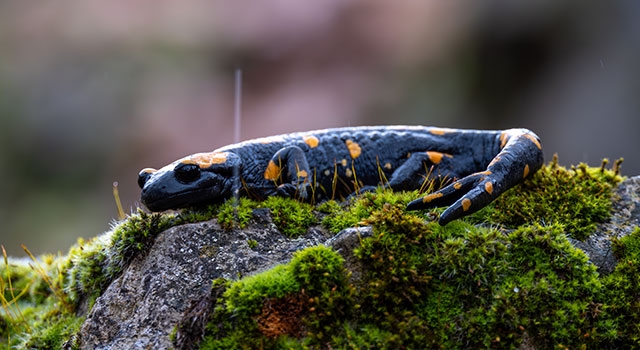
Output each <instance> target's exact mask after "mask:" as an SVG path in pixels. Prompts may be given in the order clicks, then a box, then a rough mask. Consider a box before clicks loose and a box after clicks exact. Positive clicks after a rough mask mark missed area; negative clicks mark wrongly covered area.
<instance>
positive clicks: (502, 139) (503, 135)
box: [500, 132, 509, 149]
mask: <svg viewBox="0 0 640 350" xmlns="http://www.w3.org/2000/svg"><path fill="white" fill-rule="evenodd" d="M507 141H509V133H507V132H502V133H500V148H501V149H502V148H504V146H505V145H506V144H507Z"/></svg>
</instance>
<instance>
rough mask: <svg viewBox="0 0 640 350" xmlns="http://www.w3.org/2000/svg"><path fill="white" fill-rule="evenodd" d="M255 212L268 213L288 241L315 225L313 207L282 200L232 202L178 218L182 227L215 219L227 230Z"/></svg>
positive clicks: (245, 221) (243, 223)
mask: <svg viewBox="0 0 640 350" xmlns="http://www.w3.org/2000/svg"><path fill="white" fill-rule="evenodd" d="M258 208H267V209H269V210H270V211H271V217H272V219H273V223H274V224H275V225H276V227H278V229H279V230H280V231H281V232H282V233H283V234H284V235H285V236H288V237H296V236H299V235H301V234H304V233H305V232H307V228H308V227H309V226H311V225H313V224H315V223H316V217H315V214H314V212H313V209H314V208H313V206H312V205H310V204H307V203H301V202H299V201H297V200H295V199H292V198H283V197H269V198H267V199H266V200H265V201H263V202H258V201H255V200H252V199H249V198H244V197H241V198H239V199H235V198H232V199H230V200H228V201H226V202H224V203H221V204H217V205H210V206H206V207H197V208H190V209H187V210H184V211H183V212H182V213H180V216H179V218H180V220H181V222H185V223H186V222H198V221H205V220H210V219H212V218H217V219H218V224H220V226H221V227H222V228H224V229H226V230H231V229H242V228H245V227H246V226H247V224H248V223H249V220H251V218H253V210H254V209H258Z"/></svg>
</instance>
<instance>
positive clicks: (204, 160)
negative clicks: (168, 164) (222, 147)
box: [180, 152, 227, 169]
mask: <svg viewBox="0 0 640 350" xmlns="http://www.w3.org/2000/svg"><path fill="white" fill-rule="evenodd" d="M226 161H227V153H226V152H209V153H196V154H192V155H190V156H188V157H185V158H183V159H182V160H181V161H180V163H183V164H196V165H197V166H199V167H200V169H206V168H208V167H210V166H212V165H214V164H223V163H224V162H226Z"/></svg>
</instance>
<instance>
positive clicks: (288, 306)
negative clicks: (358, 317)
mask: <svg viewBox="0 0 640 350" xmlns="http://www.w3.org/2000/svg"><path fill="white" fill-rule="evenodd" d="M214 289H219V290H221V289H226V290H225V291H224V293H222V292H220V291H218V292H216V293H215V294H222V295H223V297H222V298H219V299H218V301H217V304H216V306H215V309H214V313H213V320H212V322H210V323H209V325H208V328H207V330H208V335H207V337H206V338H205V340H204V342H203V343H202V346H201V348H203V349H223V348H246V349H251V348H262V347H268V348H269V347H277V346H278V344H280V345H282V344H286V343H291V344H293V343H292V341H291V339H289V338H296V337H301V336H303V335H306V336H307V338H306V341H307V343H309V344H316V345H318V344H321V341H323V340H324V339H327V338H326V336H327V335H328V334H330V333H332V329H331V326H332V325H333V324H334V323H336V322H339V320H340V319H341V318H343V317H344V316H345V315H346V314H347V313H348V312H349V310H350V305H349V300H351V295H352V289H351V287H350V286H349V285H348V283H347V274H346V271H345V269H344V267H343V259H342V257H340V255H338V254H337V253H336V252H334V251H333V250H331V249H330V248H327V247H324V246H317V247H312V248H307V249H304V250H302V251H299V252H296V253H295V254H294V257H293V259H292V260H291V262H290V263H289V264H287V265H279V266H276V267H275V268H273V269H271V270H268V271H265V272H263V273H260V274H257V275H254V276H250V277H246V278H244V279H241V280H239V281H236V282H233V283H230V282H226V281H216V282H214ZM319 306H322V308H320V307H319Z"/></svg>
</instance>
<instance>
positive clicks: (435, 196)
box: [422, 192, 442, 203]
mask: <svg viewBox="0 0 640 350" xmlns="http://www.w3.org/2000/svg"><path fill="white" fill-rule="evenodd" d="M440 197H442V193H440V192H437V193H431V194H428V195H426V196H424V197H422V203H429V202H431V201H432V200H434V199H438V198H440Z"/></svg>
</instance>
